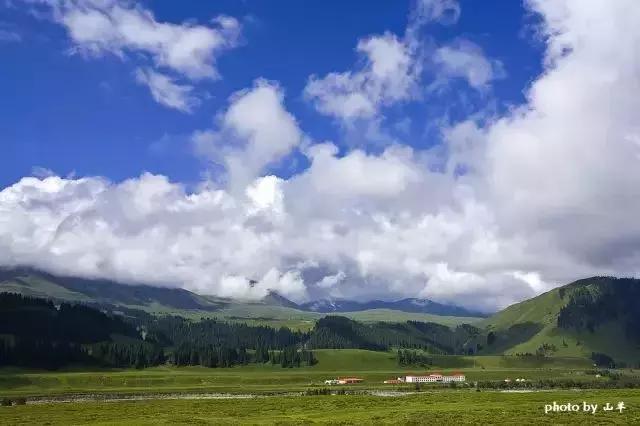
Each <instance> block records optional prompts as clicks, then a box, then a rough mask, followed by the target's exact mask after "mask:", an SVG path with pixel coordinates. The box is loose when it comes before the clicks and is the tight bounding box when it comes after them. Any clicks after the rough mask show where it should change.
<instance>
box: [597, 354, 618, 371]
mask: <svg viewBox="0 0 640 426" xmlns="http://www.w3.org/2000/svg"><path fill="white" fill-rule="evenodd" d="M591 359H592V360H593V363H594V364H595V365H597V366H598V367H606V368H616V363H615V361H614V360H613V358H611V357H610V356H609V355H607V354H603V353H600V352H592V353H591Z"/></svg>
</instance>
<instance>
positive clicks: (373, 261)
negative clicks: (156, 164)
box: [0, 0, 640, 309]
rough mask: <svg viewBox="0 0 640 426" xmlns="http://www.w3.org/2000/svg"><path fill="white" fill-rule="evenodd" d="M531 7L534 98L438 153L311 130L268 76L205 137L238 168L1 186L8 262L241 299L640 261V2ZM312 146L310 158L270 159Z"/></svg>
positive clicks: (393, 292)
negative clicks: (352, 143) (373, 149)
mask: <svg viewBox="0 0 640 426" xmlns="http://www.w3.org/2000/svg"><path fill="white" fill-rule="evenodd" d="M527 6H528V7H529V8H531V10H532V11H533V12H534V13H538V14H540V16H541V18H542V19H541V24H540V28H539V34H540V36H541V37H543V39H544V41H545V43H546V46H547V49H546V60H545V70H544V72H543V73H542V74H541V75H540V76H538V77H537V79H536V80H535V81H533V82H532V84H531V85H530V87H528V88H527V89H526V102H525V103H524V104H523V105H521V106H519V107H514V108H513V109H511V110H509V111H507V112H506V113H504V114H503V115H502V116H497V117H495V118H494V119H492V120H489V121H486V120H485V121H482V122H475V121H473V120H472V119H469V120H465V121H463V122H460V123H457V124H454V125H452V126H451V127H449V128H447V129H444V131H443V134H444V139H445V141H444V142H443V146H442V147H438V149H433V150H426V151H425V150H419V149H416V148H411V147H409V146H406V145H401V144H393V145H391V146H388V147H386V148H385V149H384V150H382V152H380V153H376V154H372V153H369V152H366V151H364V150H360V149H352V150H349V151H346V152H340V151H339V150H338V149H337V148H336V146H335V145H334V144H332V143H331V142H324V143H316V144H306V143H303V142H302V141H303V139H304V136H302V131H301V130H300V129H299V127H298V124H297V122H296V120H295V118H294V117H293V116H292V115H291V114H290V113H289V112H287V110H286V108H285V106H284V94H283V92H282V90H281V89H280V88H279V87H278V86H277V85H276V84H274V83H269V82H265V81H258V82H256V84H255V85H254V86H253V87H252V88H250V89H248V90H245V91H242V92H239V93H238V94H236V95H235V96H233V97H232V98H231V99H230V104H229V107H228V108H227V109H226V110H225V111H223V112H222V113H221V114H220V115H219V117H218V119H217V120H216V125H215V126H214V128H213V129H210V130H205V131H203V132H200V133H198V134H197V135H196V136H195V137H196V139H198V138H200V139H201V141H200V144H201V145H202V149H203V152H207V153H208V154H207V155H209V156H210V158H212V159H214V160H215V161H218V162H219V163H220V164H222V166H223V167H224V168H225V169H227V170H228V174H229V176H230V179H229V180H228V181H227V182H224V183H217V184H214V183H211V182H207V183H206V184H203V185H202V186H201V187H199V188H197V189H196V190H195V191H193V192H189V191H186V190H185V188H183V187H182V186H181V185H180V184H177V183H172V182H169V181H168V180H167V179H166V178H164V177H162V176H155V175H149V174H145V175H142V176H141V177H139V178H134V179H130V180H127V181H124V182H109V181H106V180H104V179H98V178H90V177H89V178H67V179H63V178H59V177H55V176H48V177H42V178H24V179H22V180H20V181H19V182H17V183H16V184H14V185H12V186H10V187H7V188H5V189H4V190H2V191H1V192H0V259H2V262H3V264H9V265H18V264H20V265H33V266H37V267H41V268H44V269H47V270H51V271H54V272H59V273H68V274H80V275H84V276H99V277H108V278H114V279H120V280H124V281H135V282H146V283H156V284H163V285H179V286H183V287H185V288H189V289H192V290H196V291H200V292H204V293H211V294H219V295H225V296H236V297H245V298H256V297H260V296H261V295H264V294H266V292H267V291H268V290H269V289H275V290H277V291H279V292H281V293H282V294H284V295H286V296H289V297H291V298H293V299H295V300H298V301H301V300H305V299H307V298H309V297H311V293H313V295H314V296H315V295H317V294H322V292H325V294H331V295H340V296H341V297H353V298H355V297H362V298H375V297H384V298H393V297H401V296H416V295H420V296H423V297H429V298H433V299H435V300H437V301H441V302H453V303H457V304H461V305H464V306H469V307H474V308H479V309H495V308H498V307H503V306H505V305H507V304H509V303H512V302H514V301H517V300H520V299H522V298H525V297H530V296H533V295H535V294H538V293H540V292H542V291H545V290H547V289H550V288H551V287H553V286H555V285H559V284H563V283H566V282H568V281H570V280H572V279H576V278H580V277H584V276H588V275H594V274H615V275H626V276H630V275H631V276H638V275H640V271H639V269H638V264H640V222H638V220H637V217H638V216H640V172H639V171H638V170H639V169H638V167H637V166H638V162H639V161H640V143H639V142H638V141H640V122H639V120H638V116H637V113H636V111H637V110H638V109H639V107H640V104H639V103H640V98H639V97H638V96H637V92H638V90H637V89H638V88H639V87H640V80H639V77H638V76H640V60H639V58H640V55H639V54H638V46H640V43H638V42H639V41H640V28H639V27H638V26H637V22H638V21H639V20H640V8H638V7H637V6H636V2H635V1H633V0H628V1H623V0H621V1H619V2H616V3H615V4H614V3H611V2H598V1H589V2H587V1H584V0H573V1H572V0H568V1H565V2H557V1H553V0H535V1H533V0H532V1H529V2H528V3H527ZM373 69H374V67H373V65H372V64H370V67H369V68H367V70H368V71H367V72H371V73H373ZM383 69H384V67H383ZM382 74H384V73H382ZM351 77H352V75H350V76H349V78H351ZM296 149H298V150H299V152H300V153H301V154H302V155H304V156H306V160H307V162H308V167H306V168H304V169H303V170H300V171H299V172H297V173H296V174H294V175H293V176H291V177H287V178H284V177H279V176H276V175H274V173H273V172H272V171H270V170H269V165H270V164H273V163H274V162H277V161H281V160H282V159H283V158H286V156H287V155H289V154H290V153H291V152H292V151H293V150H296Z"/></svg>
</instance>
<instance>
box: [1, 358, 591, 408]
mask: <svg viewBox="0 0 640 426" xmlns="http://www.w3.org/2000/svg"><path fill="white" fill-rule="evenodd" d="M315 353H316V357H317V358H318V361H319V362H318V364H317V365H315V366H313V367H306V368H291V369H283V368H281V367H280V366H272V365H249V366H244V367H235V368H223V369H208V368H204V367H182V368H176V367H156V368H149V369H145V370H105V371H64V372H46V371H24V370H10V369H9V370H0V397H2V396H7V397H16V396H46V395H64V394H107V393H125V394H146V393H198V392H208V393H234V394H247V393H250V394H264V393H274V392H275V393H282V392H288V391H292V392H294V391H298V392H299V391H304V390H307V389H309V388H314V387H318V386H323V382H324V380H326V379H329V378H334V377H337V376H347V375H356V376H358V377H361V378H363V379H364V380H365V381H364V382H363V383H362V384H361V385H356V386H352V387H350V389H355V390H357V389H389V387H388V386H387V385H384V384H383V383H382V382H383V381H384V380H386V379H389V378H393V377H398V376H400V375H406V374H407V373H410V372H414V373H424V372H425V371H427V370H426V369H424V368H420V367H412V368H400V367H398V365H397V363H396V360H395V356H394V354H393V353H390V352H372V351H364V350H355V349H354V350H348V349H345V350H318V351H316V352H315ZM434 361H435V364H436V365H434V366H433V367H432V368H431V370H432V371H433V370H437V371H443V372H445V373H446V372H451V371H454V370H463V371H464V372H465V373H466V375H467V378H468V380H469V381H481V380H503V379H505V378H516V377H522V378H527V379H530V380H535V379H555V378H562V377H564V378H570V379H573V380H580V379H585V380H587V379H592V377H587V376H585V375H584V371H585V369H588V368H590V362H589V361H588V360H585V359H573V358H551V359H549V360H547V361H546V362H544V363H541V362H540V361H537V360H535V359H521V358H517V357H502V356H480V357H462V356H441V357H435V358H434ZM404 386H405V388H407V389H410V388H411V386H410V385H404Z"/></svg>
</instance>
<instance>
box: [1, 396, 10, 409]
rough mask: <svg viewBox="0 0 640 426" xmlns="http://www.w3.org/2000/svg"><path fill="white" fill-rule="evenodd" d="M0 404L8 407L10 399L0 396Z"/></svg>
mask: <svg viewBox="0 0 640 426" xmlns="http://www.w3.org/2000/svg"><path fill="white" fill-rule="evenodd" d="M0 405H2V406H3V407H10V406H11V400H10V399H9V398H2V399H0Z"/></svg>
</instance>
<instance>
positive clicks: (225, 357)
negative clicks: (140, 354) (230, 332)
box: [171, 343, 317, 368]
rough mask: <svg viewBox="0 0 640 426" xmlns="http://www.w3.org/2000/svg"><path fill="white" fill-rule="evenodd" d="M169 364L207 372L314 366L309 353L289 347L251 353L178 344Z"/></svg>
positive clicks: (313, 359)
mask: <svg viewBox="0 0 640 426" xmlns="http://www.w3.org/2000/svg"><path fill="white" fill-rule="evenodd" d="M171 361H172V362H173V364H175V365H178V366H185V365H202V366H204V367H209V368H224V367H233V366H235V365H247V364H249V363H258V364H266V363H270V364H273V365H280V366H282V367H283V368H287V367H288V368H292V367H301V366H311V365H314V364H316V363H317V360H316V358H315V355H314V354H313V352H312V351H307V350H305V349H298V348H297V347H296V346H289V347H286V348H284V349H281V350H273V351H270V350H267V349H266V348H265V347H263V346H262V347H260V348H259V349H256V350H254V351H248V350H247V349H245V348H238V349H237V348H233V347H223V346H214V345H200V346H196V345H192V344H186V343H184V344H181V345H180V346H178V347H177V348H175V349H174V351H173V354H172V355H171Z"/></svg>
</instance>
